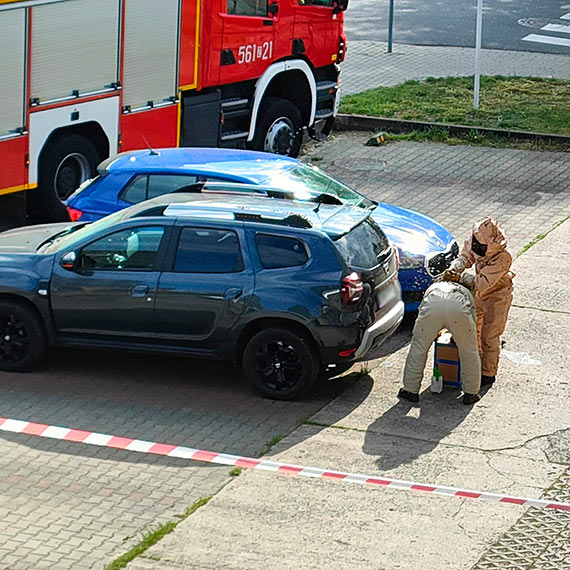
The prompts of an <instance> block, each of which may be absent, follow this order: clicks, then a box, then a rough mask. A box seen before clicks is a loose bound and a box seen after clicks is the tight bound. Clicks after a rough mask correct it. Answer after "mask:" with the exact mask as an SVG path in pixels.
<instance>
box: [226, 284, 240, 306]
mask: <svg viewBox="0 0 570 570" xmlns="http://www.w3.org/2000/svg"><path fill="white" fill-rule="evenodd" d="M242 293H243V290H242V289H238V288H237V287H230V288H229V289H226V290H225V291H224V299H228V300H230V301H233V302H234V303H235V302H236V301H237V300H238V299H239V298H240V297H241V294H242Z"/></svg>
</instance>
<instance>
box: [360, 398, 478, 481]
mask: <svg viewBox="0 0 570 570" xmlns="http://www.w3.org/2000/svg"><path fill="white" fill-rule="evenodd" d="M481 395H482V396H484V395H485V392H484V391H482V392H481ZM475 405H477V404H475ZM472 408H473V406H465V405H463V401H462V392H461V391H460V390H456V389H453V388H446V389H445V390H444V392H443V393H442V394H432V393H431V391H430V389H429V388H428V389H427V390H424V391H423V392H422V393H421V394H420V402H419V404H413V403H411V402H408V401H406V400H399V401H398V403H397V404H395V405H394V406H392V407H391V408H390V409H389V410H387V411H386V412H385V413H383V414H382V415H381V416H380V417H379V418H378V419H377V420H376V421H374V422H373V423H372V424H370V426H369V427H368V429H367V431H366V436H365V439H364V445H363V447H362V450H363V451H364V453H366V454H367V455H377V456H378V460H377V462H376V464H377V465H378V469H379V470H380V471H390V470H391V469H396V468H397V467H399V466H400V465H407V464H410V463H413V462H414V461H415V460H417V459H418V458H420V457H421V456H422V455H425V454H426V453H430V452H431V451H432V450H433V449H435V448H436V447H437V446H438V445H439V443H440V442H441V441H442V440H443V439H445V438H446V437H447V436H448V435H450V434H451V433H452V432H453V431H454V430H455V428H457V427H458V426H459V425H460V424H461V422H463V420H465V418H466V417H467V416H468V415H469V413H470V412H471V410H472Z"/></svg>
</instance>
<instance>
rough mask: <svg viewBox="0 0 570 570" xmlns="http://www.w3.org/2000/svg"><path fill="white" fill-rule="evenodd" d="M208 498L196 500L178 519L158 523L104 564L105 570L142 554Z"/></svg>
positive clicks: (113, 569)
mask: <svg viewBox="0 0 570 570" xmlns="http://www.w3.org/2000/svg"><path fill="white" fill-rule="evenodd" d="M210 499H211V497H205V498H203V499H200V500H199V501H196V502H195V503H194V504H193V505H191V506H190V507H188V508H187V509H186V510H185V511H184V514H182V515H180V517H179V520H177V521H170V522H167V523H164V524H162V525H160V526H159V527H158V528H157V529H156V530H154V531H151V532H149V533H148V534H146V535H145V536H144V537H143V539H142V540H141V541H140V542H139V543H138V544H137V545H135V546H134V547H133V548H131V549H130V550H129V551H128V552H126V553H125V554H123V555H122V556H119V558H116V559H115V560H113V562H111V563H110V564H108V565H107V566H105V570H120V569H121V568H125V566H126V565H127V564H128V563H129V562H131V561H132V560H134V559H135V558H137V556H140V555H141V554H143V553H144V552H145V551H147V550H148V549H149V548H150V547H151V546H153V545H154V544H156V543H157V542H158V541H159V540H161V539H162V538H163V537H165V536H166V535H167V534H170V533H171V532H172V531H173V530H174V529H175V528H176V527H177V526H178V525H179V524H180V523H181V522H182V521H183V520H185V519H187V518H188V517H189V516H190V515H191V514H192V513H194V512H196V511H197V510H198V509H199V508H200V507H203V506H204V505H205V504H206V503H207V502H208V501H209V500H210Z"/></svg>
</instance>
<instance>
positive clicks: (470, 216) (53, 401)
mask: <svg viewBox="0 0 570 570" xmlns="http://www.w3.org/2000/svg"><path fill="white" fill-rule="evenodd" d="M366 138H367V137H366V135H365V134H362V133H360V134H355V133H342V134H337V135H335V137H334V139H333V140H331V141H329V142H328V143H326V144H321V145H311V146H309V148H308V149H307V152H306V155H305V157H304V160H308V161H312V162H313V163H314V164H316V165H318V166H319V167H321V168H323V169H324V170H326V171H328V172H330V173H331V174H333V175H336V176H338V177H339V178H341V179H343V180H344V181H346V182H347V183H349V184H351V185H352V186H354V187H356V188H358V189H359V190H361V191H362V192H364V193H366V194H367V195H369V196H371V197H373V198H375V199H378V200H382V201H386V202H391V203H394V204H398V205H401V206H405V207H410V208H413V209H416V210H418V211H420V212H423V213H426V214H428V215H431V216H433V217H434V218H436V219H437V220H439V221H440V222H442V223H444V224H445V225H446V226H447V227H448V228H449V229H450V230H451V231H452V232H453V233H454V234H455V235H456V236H457V237H458V238H461V237H463V236H466V235H467V234H468V233H469V229H470V225H471V223H472V222H473V221H474V220H476V219H478V218H480V217H482V216H484V215H486V214H493V215H496V216H497V217H498V218H499V219H500V220H501V222H502V223H503V225H504V227H505V229H506V231H507V234H508V235H509V238H510V241H511V246H512V249H513V250H514V251H518V250H519V249H520V248H521V247H522V246H523V245H524V244H525V243H528V242H529V241H530V240H531V239H532V238H534V237H535V236H536V235H538V234H540V233H543V232H545V231H547V230H548V229H550V228H551V227H552V225H553V224H554V223H555V222H557V221H558V220H560V219H563V218H564V217H565V216H566V215H567V214H568V212H569V211H570V207H569V206H570V193H569V192H568V191H567V190H568V172H570V168H569V167H570V155H569V154H564V153H546V152H531V151H522V150H513V149H491V148H479V147H468V146H455V147H454V146H446V145H440V144H420V143H411V142H402V143H395V144H390V145H386V146H383V147H377V148H376V147H366V146H364V142H365V141H366ZM352 382H354V377H352V378H351V377H347V378H345V379H341V380H336V381H333V382H330V383H327V384H326V385H325V387H324V388H323V389H322V390H321V392H320V393H314V394H311V395H309V396H308V397H307V398H305V399H304V400H303V401H300V402H293V403H287V402H273V401H270V400H264V399H261V398H259V397H257V396H256V395H255V394H253V393H252V391H251V390H250V388H249V387H248V386H247V385H245V383H244V382H243V380H241V378H240V375H239V374H238V373H237V371H236V370H235V369H234V368H233V367H232V366H231V365H228V364H221V363H216V362H207V361H198V360H191V359H182V358H180V359H170V358H164V357H148V356H144V357H141V356H129V355H119V354H113V353H103V352H83V351H71V350H67V351H64V350H54V351H52V353H51V355H50V357H49V359H48V361H47V362H46V364H45V365H44V366H43V367H42V368H41V370H39V371H38V372H35V373H32V374H26V375H17V374H5V373H2V374H0V415H1V416H3V417H10V418H16V419H23V420H30V421H36V422H41V423H47V424H53V425H63V426H68V427H74V428H79V429H87V430H95V431H100V432H104V433H111V434H116V435H123V436H127V437H135V438H143V439H150V440H153V441H161V442H165V443H171V444H175V445H186V446H189V447H197V448H201V449H212V450H216V451H228V452H230V453H238V454H241V455H256V454H257V453H258V452H260V451H262V449H263V447H264V443H265V442H267V441H268V440H270V439H271V438H273V437H274V436H276V435H282V434H287V433H289V432H290V431H291V430H292V429H293V428H294V427H295V426H296V425H298V424H299V423H300V422H302V421H303V420H304V419H306V418H308V417H310V416H311V415H312V414H313V413H315V412H316V411H317V410H318V409H320V407H322V406H323V405H324V404H325V403H326V402H328V401H330V399H331V398H333V397H334V396H335V394H338V393H339V391H341V390H343V389H344V388H345V387H346V386H347V385H349V384H351V383H352ZM363 397H365V395H364V396H363ZM359 403H360V402H355V406H357V405H359ZM338 419H339V420H340V419H341V418H338ZM0 468H1V469H2V475H3V476H2V478H1V480H0V569H2V570H36V569H44V568H46V569H47V568H49V569H57V570H60V569H61V570H66V569H68V568H69V569H70V568H73V569H81V570H82V569H86V568H98V569H100V568H103V567H104V565H105V564H106V563H108V562H110V561H111V560H113V559H114V558H115V557H117V556H119V555H121V554H123V553H124V552H126V551H127V550H128V549H129V548H131V547H132V546H133V545H134V544H136V543H137V542H138V541H139V540H140V539H141V538H142V537H143V536H144V534H145V533H147V532H148V531H150V530H154V529H156V528H157V527H158V526H159V525H160V524H162V523H164V522H166V521H171V520H176V517H177V515H180V514H182V513H183V512H184V510H185V509H186V507H188V506H189V505H191V504H193V503H194V502H195V501H196V500H198V499H200V498H202V497H204V496H208V495H211V494H213V493H215V492H217V491H218V490H219V489H220V488H221V487H222V486H223V485H224V484H225V483H226V482H227V481H228V480H229V479H230V478H229V469H228V468H227V467H214V466H210V465H200V464H194V463H193V464H190V463H188V462H184V461H182V460H179V459H171V458H167V457H158V456H144V455H142V456H141V455H140V454H134V453H128V452H125V451H120V450H112V449H103V448H101V449H99V448H94V447H91V446H81V445H78V444H73V443H66V442H61V441H47V440H42V439H38V438H33V437H28V436H23V435H16V434H7V433H3V434H1V435H0Z"/></svg>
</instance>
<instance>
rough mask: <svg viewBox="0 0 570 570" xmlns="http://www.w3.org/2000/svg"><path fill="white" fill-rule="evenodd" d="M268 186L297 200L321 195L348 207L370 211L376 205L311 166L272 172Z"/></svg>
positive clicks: (301, 165)
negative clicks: (335, 198) (337, 200)
mask: <svg viewBox="0 0 570 570" xmlns="http://www.w3.org/2000/svg"><path fill="white" fill-rule="evenodd" d="M267 184H268V185H269V186H271V187H273V188H279V189H282V190H287V191H288V192H292V193H293V196H294V198H295V199H296V200H311V199H314V197H315V196H318V195H319V194H329V195H331V196H335V197H337V198H338V199H339V200H340V201H341V202H342V203H343V204H346V205H347V206H358V207H360V208H365V209H368V208H372V207H374V206H375V205H376V204H375V203H374V202H373V201H372V200H369V199H368V198H366V197H365V196H363V195H362V194H359V193H358V192H356V190H353V189H352V188H349V187H348V186H346V185H344V184H342V183H341V182H339V181H338V180H335V179H334V178H331V177H330V176H328V175H327V174H325V173H324V172H323V171H322V170H319V169H318V168H317V167H316V166H312V165H310V164H298V165H296V166H295V167H294V168H292V169H290V170H280V171H278V172H272V173H270V175H269V179H268V181H267Z"/></svg>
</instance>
